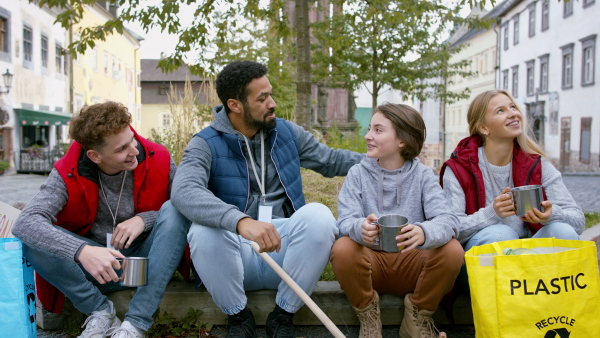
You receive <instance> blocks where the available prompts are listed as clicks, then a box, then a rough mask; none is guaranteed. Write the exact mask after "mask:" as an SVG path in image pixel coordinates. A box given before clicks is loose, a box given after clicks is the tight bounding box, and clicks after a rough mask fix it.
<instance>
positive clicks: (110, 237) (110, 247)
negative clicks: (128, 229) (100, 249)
mask: <svg viewBox="0 0 600 338" xmlns="http://www.w3.org/2000/svg"><path fill="white" fill-rule="evenodd" d="M111 240H112V234H109V233H106V247H107V248H108V249H113V250H115V247H114V246H112V245H110V241H111Z"/></svg>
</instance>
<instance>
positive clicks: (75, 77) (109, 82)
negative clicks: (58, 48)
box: [67, 1, 143, 129]
mask: <svg viewBox="0 0 600 338" xmlns="http://www.w3.org/2000/svg"><path fill="white" fill-rule="evenodd" d="M116 10H117V8H116V7H115V6H112V5H110V4H109V3H108V2H106V1H98V2H97V3H96V4H94V5H88V6H86V11H85V13H84V16H83V19H82V20H81V21H80V22H79V23H78V24H76V25H74V26H73V27H72V28H71V29H70V30H69V31H68V32H67V35H68V40H69V41H77V40H79V38H80V36H79V33H78V32H79V31H80V29H81V28H84V27H93V26H97V25H101V24H104V23H105V22H106V21H108V20H110V19H113V18H114V16H115V14H116ZM142 40H143V38H142V37H141V36H139V35H138V34H136V33H135V32H133V31H131V30H129V29H127V28H125V29H124V30H123V34H117V33H115V34H112V35H109V36H108V37H107V38H106V41H96V44H95V46H94V48H92V49H89V48H88V49H87V50H86V52H85V54H83V55H79V54H78V55H77V57H76V58H74V59H73V60H71V65H72V78H71V79H69V81H70V87H71V88H72V90H71V91H70V92H69V105H70V107H71V109H72V111H73V112H78V111H80V110H81V108H83V107H84V106H86V105H92V104H95V103H102V102H106V101H116V102H120V103H122V104H124V105H125V106H126V107H127V108H128V109H129V112H130V113H131V116H132V118H133V119H132V120H133V121H132V125H133V127H134V128H136V129H137V128H139V127H140V126H141V125H142V100H141V77H140V76H141V65H140V56H139V49H140V41H142Z"/></svg>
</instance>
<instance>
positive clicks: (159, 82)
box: [137, 59, 220, 138]
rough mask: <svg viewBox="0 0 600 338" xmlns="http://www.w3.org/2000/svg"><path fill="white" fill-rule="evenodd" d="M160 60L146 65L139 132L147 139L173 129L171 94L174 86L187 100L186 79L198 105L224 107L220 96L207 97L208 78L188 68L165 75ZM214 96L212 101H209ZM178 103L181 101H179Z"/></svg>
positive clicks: (143, 72) (152, 60)
mask: <svg viewBox="0 0 600 338" xmlns="http://www.w3.org/2000/svg"><path fill="white" fill-rule="evenodd" d="M159 61H160V60H158V59H143V60H142V61H141V65H142V76H141V86H142V103H143V107H142V116H143V118H142V123H141V125H140V127H139V129H137V132H138V133H139V134H140V135H142V136H144V137H146V138H151V137H152V132H151V131H152V130H153V129H154V131H156V132H157V133H159V134H160V133H161V132H163V130H164V129H168V128H171V126H172V122H173V121H172V120H173V116H172V112H171V105H170V103H169V94H170V91H171V86H172V87H173V90H174V91H175V93H176V95H177V96H178V97H181V96H183V92H184V88H185V81H186V78H187V79H189V80H190V84H191V86H192V91H193V92H194V95H196V104H207V103H210V104H211V105H217V104H220V102H217V101H216V100H215V97H214V96H216V93H214V94H213V95H211V94H207V92H206V88H207V87H206V86H205V84H206V83H207V80H205V79H204V78H202V77H200V76H197V75H192V74H191V73H190V70H189V68H188V67H187V66H181V67H179V68H178V69H176V70H175V71H173V72H171V73H168V74H165V73H163V72H162V70H161V69H160V68H157V67H158V62H159ZM207 96H211V97H207ZM176 101H177V100H176ZM201 120H202V118H201V117H199V120H198V125H196V126H195V127H196V129H198V131H200V128H201V122H202V121H201Z"/></svg>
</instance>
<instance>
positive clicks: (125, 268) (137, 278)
mask: <svg viewBox="0 0 600 338" xmlns="http://www.w3.org/2000/svg"><path fill="white" fill-rule="evenodd" d="M117 260H119V262H121V270H120V272H121V276H120V277H119V282H120V284H121V285H124V286H143V285H146V284H148V257H126V258H117Z"/></svg>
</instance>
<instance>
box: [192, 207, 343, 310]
mask: <svg viewBox="0 0 600 338" xmlns="http://www.w3.org/2000/svg"><path fill="white" fill-rule="evenodd" d="M272 223H273V225H275V228H276V229H277V231H278V232H279V235H280V236H281V250H280V251H279V253H277V252H275V251H273V252H270V253H269V256H271V258H273V260H274V261H275V262H277V263H278V264H279V266H281V267H282V268H283V270H284V271H285V272H287V274H288V275H289V276H290V277H291V278H292V279H293V280H294V281H295V282H296V283H297V284H298V285H299V286H300V288H302V290H304V291H305V292H306V293H307V294H309V295H310V294H311V293H312V291H313V290H314V287H315V284H316V282H317V280H318V279H319V277H320V276H321V273H322V272H323V269H325V266H326V265H327V262H328V261H329V253H330V251H331V247H332V245H333V242H334V241H335V238H336V236H337V234H338V229H337V227H336V221H335V218H334V217H333V214H332V213H331V211H330V210H329V208H327V207H326V206H324V205H322V204H319V203H311V204H307V205H305V206H303V207H302V208H300V209H299V210H298V211H296V212H295V213H294V214H293V215H292V217H290V218H281V219H274V220H273V221H272ZM188 242H189V244H190V250H191V254H192V261H193V263H194V267H195V268H196V271H197V272H198V274H199V277H200V278H201V279H202V282H203V283H204V285H206V289H207V290H208V292H209V293H210V294H211V295H212V298H213V301H214V302H215V304H217V306H218V307H220V308H221V310H222V311H223V312H225V313H226V314H228V315H234V314H236V313H238V312H240V311H241V310H243V309H244V307H246V303H247V301H248V299H247V298H246V293H245V291H252V290H260V289H272V290H278V291H277V297H276V298H275V302H276V303H277V305H279V307H281V308H282V309H284V310H285V311H287V312H290V313H295V312H296V311H298V309H300V307H301V306H302V305H303V304H304V303H303V302H302V300H301V299H300V297H298V296H297V295H296V294H295V293H294V291H293V290H292V289H291V288H290V287H289V286H288V285H287V284H286V283H285V282H284V281H282V279H281V278H280V277H279V276H278V275H277V274H276V273H275V271H274V270H273V269H271V267H269V266H268V265H267V263H266V262H265V261H263V259H262V258H261V257H260V256H259V255H258V254H257V253H256V252H254V250H253V249H252V246H251V244H250V241H249V240H247V239H245V238H243V237H241V236H240V235H238V234H235V233H232V232H230V231H227V230H223V229H217V228H212V227H207V226H203V225H199V224H196V223H192V226H191V228H190V232H189V234H188Z"/></svg>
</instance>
